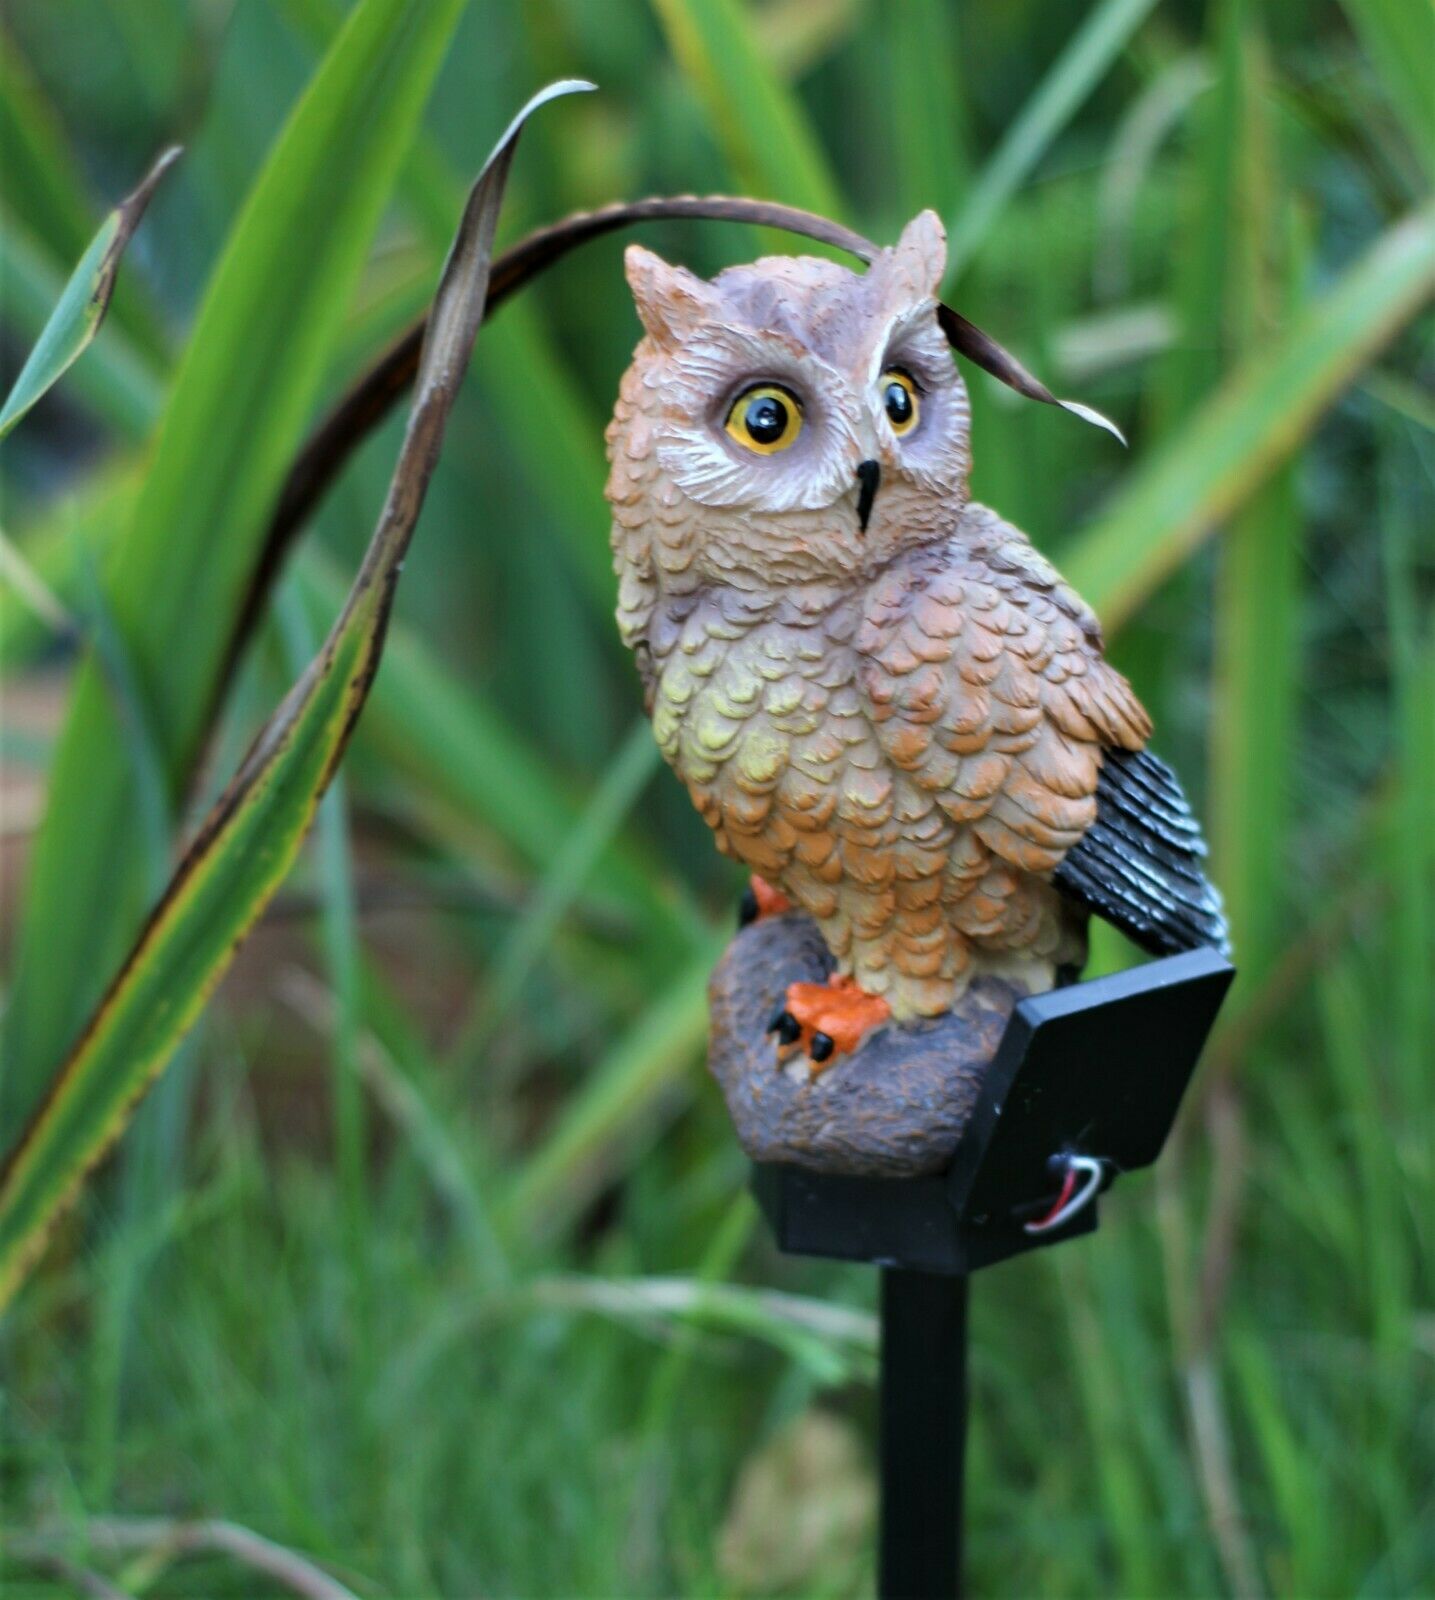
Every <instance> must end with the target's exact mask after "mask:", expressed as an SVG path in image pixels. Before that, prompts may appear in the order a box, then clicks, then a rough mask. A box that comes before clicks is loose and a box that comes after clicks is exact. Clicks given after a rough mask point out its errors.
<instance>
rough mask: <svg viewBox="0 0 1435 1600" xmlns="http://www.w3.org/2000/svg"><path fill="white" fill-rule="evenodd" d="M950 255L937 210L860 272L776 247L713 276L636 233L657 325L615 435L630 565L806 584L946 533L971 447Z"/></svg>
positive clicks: (619, 508) (745, 582) (677, 577)
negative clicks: (953, 342)
mask: <svg viewBox="0 0 1435 1600" xmlns="http://www.w3.org/2000/svg"><path fill="white" fill-rule="evenodd" d="M945 264H946V239H945V235H944V233H943V230H942V225H941V223H940V222H939V221H938V219H937V217H936V215H935V213H933V212H931V211H924V212H922V214H921V215H920V216H918V217H917V218H916V219H915V220H914V221H913V222H911V223H909V224H908V225H907V227H906V228H905V229H904V230H903V232H902V236H901V238H900V239H899V240H898V242H897V244H896V245H895V246H894V247H893V248H892V249H890V250H883V251H882V252H881V253H880V254H879V255H878V256H877V257H876V259H875V260H874V261H873V262H872V264H871V265H870V266H869V267H868V268H867V270H866V271H865V272H852V271H849V270H848V269H847V268H845V267H842V266H838V265H836V264H835V263H833V262H829V261H822V260H817V259H815V258H813V257H810V256H767V257H764V258H763V259H761V260H759V261H755V262H753V263H752V264H751V265H748V266H741V267H730V268H728V269H727V270H726V271H724V272H720V273H719V274H718V275H717V276H716V277H715V278H713V279H712V280H711V281H709V280H705V279H702V278H699V277H696V276H695V275H694V274H693V273H691V272H689V271H687V270H686V269H685V268H683V267H679V266H673V265H670V264H669V263H668V262H666V261H664V260H662V259H661V258H660V257H659V256H656V255H654V254H653V252H652V251H651V250H645V249H643V248H642V247H641V246H639V245H630V246H629V248H628V251H627V255H626V267H627V276H628V282H629V285H630V286H631V288H632V291H633V299H634V302H635V304H636V306H637V311H638V316H639V318H640V319H641V321H642V324H643V328H644V334H645V336H644V338H643V340H642V342H641V343H640V344H639V346H638V349H637V352H636V354H635V355H634V359H633V365H632V366H631V367H630V369H629V371H628V373H627V375H626V377H625V379H624V382H623V387H622V392H621V397H620V400H619V404H618V409H617V412H616V414H615V416H614V419H613V422H612V425H611V426H610V428H609V430H608V446H609V456H610V459H611V461H612V467H613V471H612V476H611V477H610V479H609V485H608V495H609V499H610V500H611V501H612V503H613V509H614V517H615V528H614V538H615V548H616V550H617V554H618V564H619V568H620V571H623V570H624V568H625V566H626V567H627V568H628V569H629V571H630V574H631V573H632V571H633V570H634V569H640V570H641V572H642V573H643V574H645V575H646V576H647V578H648V579H649V580H650V581H651V582H653V583H656V584H657V585H658V586H659V587H667V588H676V589H683V588H691V587H695V586H696V585H698V584H700V583H710V582H729V583H735V584H738V585H741V586H743V587H748V588H754V587H758V586H770V585H773V584H783V583H807V582H813V581H817V580H821V579H823V578H829V577H838V578H840V577H842V576H844V575H856V574H858V573H860V572H861V571H863V570H867V569H870V568H872V567H875V566H878V565H881V564H882V563H883V562H885V561H887V560H889V559H890V558H891V556H892V555H893V554H894V553H895V551H896V550H897V549H898V548H900V547H902V546H904V545H907V544H911V543H915V542H920V541H923V540H928V539H931V538H932V537H934V536H936V535H938V534H941V533H944V532H947V531H950V529H951V528H952V527H953V526H955V524H956V521H957V519H958V517H959V516H960V513H961V510H962V507H963V505H964V503H965V501H966V497H967V473H968V469H969V465H970V457H969V452H968V422H969V411H968V405H967V395H966V390H965V388H964V386H963V384H962V380H961V377H960V375H959V374H958V372H957V369H956V366H955V364H954V363H953V360H952V355H951V350H950V347H949V345H948V343H947V340H946V337H945V336H944V334H943V333H942V330H941V328H940V326H939V325H938V322H937V314H936V313H937V294H938V286H939V284H940V282H941V278H942V273H943V270H944V268H945Z"/></svg>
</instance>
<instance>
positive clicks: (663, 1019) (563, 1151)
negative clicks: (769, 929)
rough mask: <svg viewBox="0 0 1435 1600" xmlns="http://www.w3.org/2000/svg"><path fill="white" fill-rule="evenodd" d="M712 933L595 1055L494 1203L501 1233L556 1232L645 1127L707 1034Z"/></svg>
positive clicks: (718, 950) (722, 941)
mask: <svg viewBox="0 0 1435 1600" xmlns="http://www.w3.org/2000/svg"><path fill="white" fill-rule="evenodd" d="M728 937H729V935H728V932H727V930H726V929H724V930H723V933H722V935H721V937H715V938H714V939H713V940H712V942H711V944H710V945H709V946H708V947H706V948H705V949H703V950H701V951H699V952H698V954H697V955H696V956H695V957H694V959H693V960H692V961H691V963H690V964H689V965H688V966H687V967H685V968H684V969H683V971H682V972H681V973H679V974H678V975H677V976H676V977H674V978H672V979H671V980H670V981H669V982H668V983H667V984H666V985H665V986H664V988H663V989H662V991H661V992H660V993H659V994H657V995H656V996H655V997H654V999H653V1001H652V1003H651V1004H650V1005H649V1006H648V1008H647V1009H646V1010H645V1011H644V1012H643V1013H642V1014H641V1015H640V1016H639V1017H638V1018H637V1019H636V1020H635V1021H634V1023H633V1025H632V1027H631V1028H630V1029H629V1030H628V1031H627V1032H626V1033H625V1034H624V1035H623V1036H622V1037H621V1038H620V1039H619V1040H618V1041H617V1042H616V1043H615V1044H614V1045H613V1047H612V1049H611V1050H609V1052H608V1053H607V1054H606V1055H605V1056H604V1057H603V1058H602V1060H600V1061H598V1062H597V1063H596V1064H595V1065H594V1067H593V1069H592V1072H591V1074H590V1075H589V1078H588V1081H587V1083H586V1084H585V1085H584V1087H583V1089H582V1091H581V1092H580V1093H579V1094H578V1095H576V1096H575V1097H574V1099H573V1100H572V1102H571V1103H570V1104H569V1105H568V1106H567V1108H566V1109H565V1110H564V1112H563V1115H562V1117H561V1118H560V1119H559V1122H558V1125H557V1127H556V1128H554V1129H553V1131H552V1132H551V1133H550V1134H549V1136H548V1138H547V1140H546V1141H545V1142H544V1144H543V1145H542V1147H541V1148H540V1149H538V1150H537V1151H535V1152H534V1153H533V1154H532V1155H531V1156H530V1157H529V1158H528V1160H527V1162H526V1163H525V1164H524V1167H523V1170H522V1172H521V1173H520V1174H519V1175H518V1177H517V1178H516V1179H515V1181H514V1183H513V1185H512V1187H511V1188H510V1190H509V1192H508V1194H507V1195H506V1196H505V1197H504V1199H503V1202H502V1204H501V1206H500V1211H499V1217H500V1221H501V1223H502V1225H503V1227H504V1229H505V1231H506V1232H507V1231H510V1230H511V1231H512V1232H514V1233H516V1234H528V1233H544V1234H547V1233H552V1232H555V1231H558V1230H559V1229H560V1228H561V1226H562V1223H563V1222H564V1220H565V1219H566V1218H568V1217H569V1216H571V1215H572V1213H573V1211H574V1209H575V1208H576V1207H578V1206H580V1205H581V1204H582V1203H583V1201H584V1200H586V1199H588V1198H590V1197H591V1196H592V1195H593V1193H594V1192H595V1191H596V1190H597V1189H598V1188H600V1187H601V1186H602V1183H603V1181H604V1179H605V1178H606V1177H608V1176H609V1175H610V1174H611V1173H612V1171H613V1170H614V1167H615V1166H616V1164H617V1162H618V1160H619V1159H620V1157H621V1155H622V1154H624V1153H628V1152H631V1150H632V1149H633V1146H634V1144H635V1143H637V1142H640V1141H641V1140H642V1138H643V1136H644V1135H645V1133H647V1132H648V1130H649V1129H650V1128H651V1124H652V1119H653V1114H654V1108H655V1106H657V1105H658V1104H660V1103H661V1101H662V1100H663V1099H664V1098H666V1097H667V1096H669V1095H670V1094H671V1093H672V1092H673V1090H674V1088H675V1086H676V1085H677V1083H678V1081H679V1079H680V1078H681V1075H682V1074H683V1073H684V1072H685V1071H687V1070H689V1068H690V1065H691V1063H692V1061H693V1059H694V1058H695V1057H696V1055H697V1053H698V1051H699V1050H700V1048H701V1046H702V1042H703V1039H704V1037H705V1035H706V1032H707V986H708V978H709V976H710V975H711V973H712V969H713V964H714V963H715V962H716V961H717V959H718V957H719V956H720V955H721V954H722V951H723V949H724V948H725V947H726V945H727V942H728Z"/></svg>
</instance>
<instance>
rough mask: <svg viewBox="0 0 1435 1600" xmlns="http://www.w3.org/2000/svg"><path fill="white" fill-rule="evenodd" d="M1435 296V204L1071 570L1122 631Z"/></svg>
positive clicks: (1244, 379)
mask: <svg viewBox="0 0 1435 1600" xmlns="http://www.w3.org/2000/svg"><path fill="white" fill-rule="evenodd" d="M1432 291H1435V203H1432V204H1429V205H1426V206H1424V207H1422V208H1421V209H1420V210H1419V211H1416V212H1414V213H1412V214H1411V215H1410V216H1408V217H1406V218H1404V219H1403V220H1402V221H1400V222H1398V223H1396V224H1395V225H1394V226H1393V227H1391V228H1390V229H1388V230H1387V231H1386V233H1385V234H1383V235H1382V236H1381V238H1380V239H1379V240H1378V241H1377V242H1376V243H1375V245H1373V246H1372V248H1371V249H1370V250H1369V251H1368V252H1367V253H1366V254H1365V255H1364V256H1363V257H1362V258H1361V259H1360V260H1359V261H1357V262H1356V263H1355V265H1354V266H1352V267H1351V268H1350V269H1349V270H1348V271H1347V272H1346V274H1345V275H1344V277H1342V278H1341V279H1340V280H1339V281H1338V282H1337V283H1336V284H1335V285H1334V287H1333V288H1331V289H1330V290H1328V291H1327V292H1326V293H1325V294H1323V295H1322V296H1321V297H1320V298H1319V299H1317V300H1315V301H1313V302H1312V303H1311V304H1310V305H1308V306H1307V307H1306V308H1305V309H1304V310H1303V311H1302V313H1301V314H1300V316H1298V317H1297V318H1296V319H1295V320H1294V321H1293V322H1292V323H1291V324H1290V326H1289V327H1288V328H1287V329H1286V330H1285V332H1284V333H1283V334H1282V335H1281V337H1280V338H1279V339H1278V340H1277V341H1276V342H1275V343H1274V344H1273V345H1272V346H1271V347H1270V348H1269V349H1267V350H1264V351H1262V352H1261V353H1259V354H1258V355H1255V356H1252V357H1250V358H1249V359H1248V360H1247V361H1246V362H1244V363H1243V364H1242V365H1241V366H1240V367H1238V368H1237V370H1236V371H1235V372H1234V373H1233V374H1232V375H1231V377H1230V379H1229V380H1228V381H1227V382H1226V383H1225V384H1223V385H1222V387H1221V388H1220V389H1219V390H1218V391H1217V392H1216V393H1215V394H1214V395H1213V396H1212V397H1211V399H1210V400H1208V401H1207V402H1206V403H1205V404H1204V405H1203V406H1201V408H1200V410H1199V411H1198V412H1197V413H1196V415H1195V416H1193V417H1192V418H1191V420H1190V423H1189V425H1188V426H1187V427H1185V428H1184V429H1183V430H1182V431H1181V432H1180V433H1179V434H1178V435H1177V436H1175V437H1174V438H1172V439H1171V440H1170V441H1169V442H1168V443H1167V444H1166V445H1165V447H1164V448H1162V449H1160V450H1158V451H1157V452H1156V453H1155V454H1154V455H1153V456H1152V457H1151V458H1150V460H1149V461H1148V462H1147V464H1146V465H1145V466H1144V467H1143V468H1141V469H1140V470H1138V471H1137V472H1135V473H1133V474H1132V476H1131V478H1130V480H1129V481H1128V484H1127V486H1126V487H1125V488H1124V489H1123V490H1122V491H1121V492H1120V493H1119V494H1118V495H1117V497H1116V499H1115V500H1114V502H1113V503H1112V504H1111V505H1110V506H1108V508H1107V510H1106V511H1105V513H1104V514H1103V515H1101V516H1100V517H1099V518H1098V519H1097V521H1096V523H1095V525H1094V526H1093V527H1091V528H1089V529H1087V531H1086V532H1085V533H1084V534H1083V535H1082V536H1081V538H1080V539H1079V540H1078V541H1077V542H1076V545H1075V547H1074V548H1073V549H1072V551H1071V552H1070V554H1068V555H1067V556H1066V557H1065V558H1064V559H1063V562H1062V567H1063V570H1064V571H1065V573H1066V576H1067V578H1068V580H1069V581H1070V582H1071V584H1072V585H1073V586H1074V587H1075V588H1076V589H1077V591H1078V592H1079V593H1080V594H1082V595H1084V596H1085V597H1086V598H1087V600H1089V601H1090V602H1091V604H1092V605H1094V606H1095V607H1096V608H1097V610H1098V611H1099V612H1100V613H1101V615H1102V617H1103V619H1104V620H1105V621H1106V623H1107V624H1108V626H1109V627H1111V628H1113V629H1114V628H1118V627H1120V625H1121V624H1122V623H1123V622H1125V621H1126V620H1127V618H1128V617H1130V616H1131V614H1132V612H1133V611H1135V610H1136V608H1137V607H1138V606H1139V605H1140V604H1141V602H1142V601H1143V600H1144V599H1145V598H1146V596H1147V595H1149V594H1150V593H1151V591H1152V590H1153V589H1154V588H1155V587H1156V586H1157V585H1158V584H1159V583H1160V582H1161V581H1162V579H1163V578H1165V577H1167V576H1168V575H1169V574H1170V573H1172V572H1173V571H1175V569H1176V568H1177V567H1178V566H1179V565H1180V564H1181V562H1182V561H1183V560H1184V559H1185V558H1186V557H1187V556H1188V555H1189V554H1190V553H1191V551H1192V550H1193V549H1194V548H1195V547H1196V546H1197V545H1198V544H1200V542H1201V541H1202V540H1203V539H1204V538H1206V537H1207V536H1208V535H1209V534H1210V533H1211V532H1212V530H1213V529H1214V527H1215V526H1216V524H1217V523H1219V522H1220V521H1221V519H1222V518H1224V517H1226V516H1229V515H1230V514H1231V513H1232V512H1233V511H1235V510H1236V509H1237V508H1238V507H1240V506H1241V505H1242V504H1244V503H1245V501H1246V499H1247V498H1248V497H1249V496H1250V494H1251V493H1252V492H1253V491H1254V490H1255V489H1256V488H1257V487H1258V486H1259V485H1260V484H1262V483H1264V482H1265V481H1266V480H1267V479H1268V478H1269V476H1270V475H1271V473H1272V472H1273V471H1274V470H1275V469H1276V468H1277V467H1278V466H1279V465H1280V464H1281V463H1282V462H1283V461H1285V460H1286V459H1287V458H1288V457H1289V456H1290V455H1291V453H1292V452H1293V451H1294V450H1295V449H1296V448H1297V447H1298V446H1299V445H1300V443H1301V442H1302V441H1303V440H1304V439H1305V438H1306V436H1307V435H1308V434H1309V432H1310V430H1311V428H1312V427H1313V426H1314V425H1315V423H1316V422H1317V420H1318V419H1319V417H1320V415H1321V413H1322V411H1323V410H1324V409H1325V407H1326V406H1327V405H1328V404H1329V403H1330V401H1331V400H1332V399H1333V398H1334V396H1335V395H1336V394H1338V393H1339V392H1340V390H1341V389H1342V388H1344V387H1345V385H1347V384H1348V383H1350V382H1351V381H1352V379H1353V378H1354V377H1355V375H1356V374H1357V373H1358V372H1359V371H1360V370H1361V368H1362V367H1363V366H1364V365H1365V364H1366V363H1367V362H1368V361H1369V360H1370V359H1371V357H1372V356H1373V355H1374V354H1375V353H1376V352H1377V351H1378V350H1380V349H1381V348H1382V347H1383V346H1384V345H1385V344H1386V343H1387V342H1388V341H1389V340H1390V339H1391V338H1392V337H1393V336H1394V335H1395V334H1396V333H1397V332H1398V331H1399V329H1400V328H1401V327H1403V326H1404V325H1405V324H1406V323H1407V322H1408V321H1409V320H1410V318H1411V317H1413V316H1414V315H1415V314H1416V313H1417V312H1418V311H1419V310H1420V309H1421V307H1422V306H1423V305H1424V304H1425V303H1426V301H1427V300H1428V299H1429V297H1430V295H1431V293H1432Z"/></svg>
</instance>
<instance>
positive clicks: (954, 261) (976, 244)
mask: <svg viewBox="0 0 1435 1600" xmlns="http://www.w3.org/2000/svg"><path fill="white" fill-rule="evenodd" d="M1154 5H1155V0H1103V3H1102V4H1101V5H1099V6H1097V7H1096V8H1095V9H1094V10H1093V11H1092V12H1091V13H1090V14H1089V15H1088V17H1087V18H1086V21H1085V22H1084V23H1083V24H1082V25H1081V27H1080V28H1078V29H1077V31H1076V33H1075V34H1073V35H1072V38H1071V41H1070V43H1069V44H1068V45H1067V46H1066V48H1065V49H1064V50H1063V51H1062V53H1061V54H1060V56H1058V57H1057V59H1056V62H1055V64H1054V65H1053V66H1052V68H1051V70H1050V71H1049V72H1048V73H1047V75H1046V77H1045V78H1043V79H1042V81H1041V84H1040V86H1039V87H1038V88H1037V90H1036V93H1035V94H1033V95H1032V97H1031V99H1030V100H1028V101H1027V103H1026V105H1025V106H1024V107H1023V108H1022V112H1021V115H1020V116H1019V117H1017V119H1016V121H1015V122H1013V123H1012V125H1011V127H1010V128H1008V129H1007V132H1006V136H1005V137H1004V138H1003V139H1002V142H1001V144H1000V145H999V146H998V147H997V150H996V153H995V154H994V155H993V156H992V158H991V160H990V161H989V162H988V163H987V165H986V166H985V168H984V169H983V170H982V174H981V176H980V177H979V178H978V179H977V182H976V187H975V188H974V189H973V190H972V192H971V193H970V194H969V195H968V196H967V198H966V200H965V201H964V202H963V204H962V207H961V209H960V210H959V211H958V212H957V214H956V215H955V216H954V217H953V218H952V221H951V224H950V226H949V227H948V229H947V277H946V286H947V287H948V288H950V287H951V286H952V285H953V284H954V283H955V282H956V281H957V279H958V278H959V277H960V276H961V273H962V269H963V268H964V267H965V266H966V265H967V264H968V263H969V262H970V261H971V259H972V257H973V256H974V255H975V254H976V252H977V251H978V250H979V249H980V248H981V244H982V241H983V240H984V239H985V238H986V236H987V234H988V233H990V231H991V228H992V224H993V223H994V222H995V221H996V219H997V218H998V217H999V216H1000V215H1001V213H1002V210H1003V209H1004V207H1005V206H1006V204H1007V202H1008V201H1009V200H1010V199H1011V197H1012V196H1013V195H1014V194H1015V193H1016V191H1017V189H1018V187H1019V186H1020V184H1021V183H1022V181H1023V179H1025V178H1026V177H1028V176H1029V175H1030V173H1031V172H1032V170H1033V169H1034V168H1035V166H1036V164H1037V162H1039V161H1040V160H1041V158H1042V156H1043V155H1045V154H1046V152H1047V150H1048V149H1049V148H1050V146H1051V142H1052V140H1053V139H1055V138H1056V136H1057V134H1059V133H1060V132H1061V130H1062V129H1063V128H1064V127H1065V126H1066V124H1067V122H1068V121H1070V119H1071V118H1072V116H1074V115H1075V113H1076V111H1077V110H1078V109H1079V108H1080V106H1081V104H1082V103H1083V101H1085V99H1086V97H1087V96H1088V95H1089V94H1090V93H1091V91H1092V90H1093V89H1094V88H1095V87H1096V85H1097V84H1098V83H1100V82H1101V80H1102V78H1104V77H1105V76H1106V73H1107V71H1108V69H1109V68H1110V66H1111V63H1112V62H1113V61H1115V59H1116V57H1117V56H1118V55H1119V54H1120V53H1121V51H1122V50H1123V49H1124V48H1125V45H1126V42H1127V40H1128V39H1130V37H1131V35H1132V34H1133V33H1135V31H1136V30H1137V28H1139V27H1140V26H1141V24H1142V23H1143V22H1144V21H1145V20H1146V17H1147V15H1148V13H1149V12H1150V11H1151V9H1152V7H1153V6H1154Z"/></svg>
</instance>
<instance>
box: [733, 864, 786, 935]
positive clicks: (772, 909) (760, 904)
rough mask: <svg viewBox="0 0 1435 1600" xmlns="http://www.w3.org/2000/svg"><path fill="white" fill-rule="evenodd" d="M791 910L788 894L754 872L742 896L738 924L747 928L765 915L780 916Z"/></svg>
mask: <svg viewBox="0 0 1435 1600" xmlns="http://www.w3.org/2000/svg"><path fill="white" fill-rule="evenodd" d="M791 910H792V902H791V901H790V900H789V899H788V898H787V896H786V895H785V894H783V893H782V891H781V890H780V889H774V888H773V887H772V885H771V884H770V883H769V882H768V881H767V879H766V878H759V877H758V875H757V874H756V873H755V872H754V873H753V874H752V876H751V877H750V878H749V879H748V881H747V889H746V891H745V892H744V894H743V897H742V907H741V909H740V910H739V912H738V926H739V927H741V928H745V927H747V925H748V924H749V923H750V922H758V921H760V920H761V919H762V918H763V917H780V916H781V915H782V913H783V912H784V911H791Z"/></svg>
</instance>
